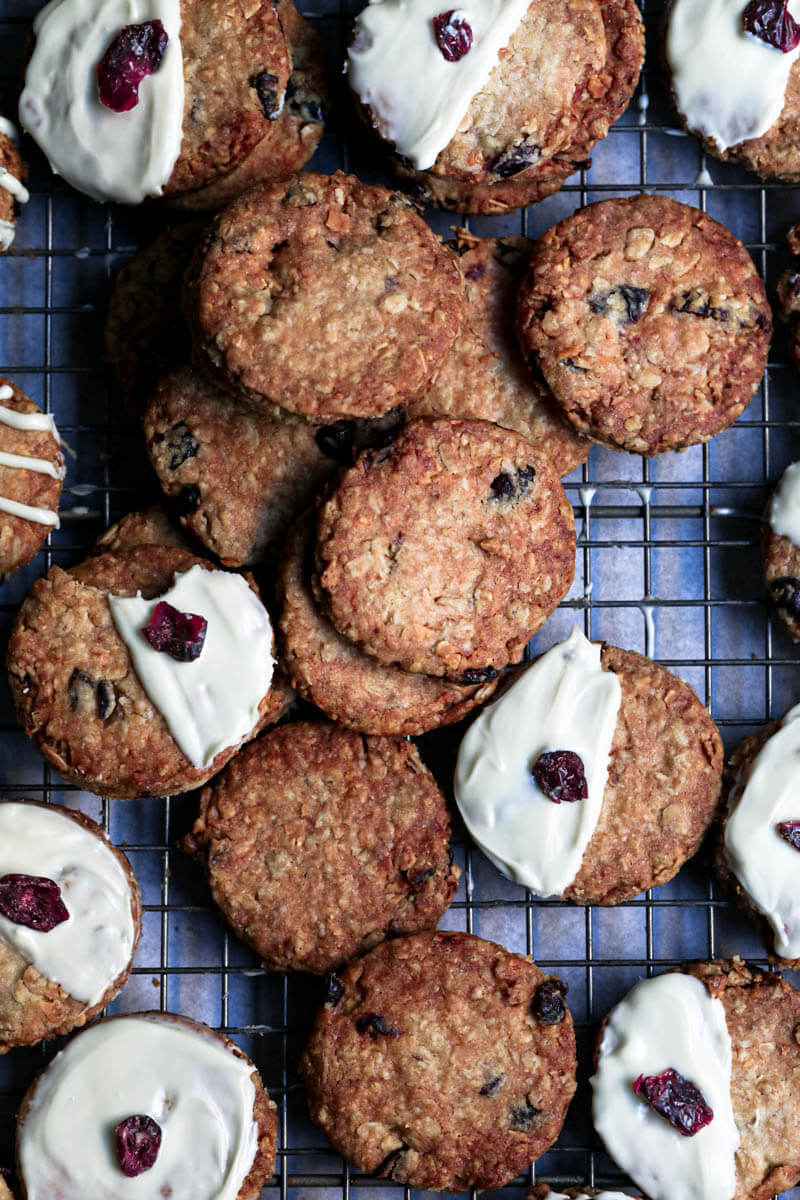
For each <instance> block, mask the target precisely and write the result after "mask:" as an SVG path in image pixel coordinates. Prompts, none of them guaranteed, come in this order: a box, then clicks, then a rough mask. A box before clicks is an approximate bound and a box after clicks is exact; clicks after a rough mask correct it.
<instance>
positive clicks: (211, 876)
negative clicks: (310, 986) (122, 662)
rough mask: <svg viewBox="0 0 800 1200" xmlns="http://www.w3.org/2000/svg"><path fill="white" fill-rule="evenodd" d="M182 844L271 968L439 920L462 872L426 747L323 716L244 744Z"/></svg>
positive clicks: (327, 959) (305, 965) (335, 960)
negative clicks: (421, 750) (423, 753)
mask: <svg viewBox="0 0 800 1200" xmlns="http://www.w3.org/2000/svg"><path fill="white" fill-rule="evenodd" d="M184 849H186V850H188V851H189V852H190V853H194V854H196V855H197V857H198V858H199V859H200V860H201V861H202V862H203V864H204V866H205V868H206V871H207V874H208V880H209V884H210V887H211V893H212V895H213V897H214V900H215V902H216V903H217V904H218V905H219V907H220V908H221V909H222V911H223V913H224V914H225V916H226V918H227V919H228V921H229V922H230V924H231V926H232V927H233V929H234V930H235V932H236V933H237V934H238V936H239V937H241V938H242V940H243V941H245V942H247V944H248V945H249V946H252V948H253V949H254V950H255V951H256V953H257V954H258V955H259V956H260V957H261V958H262V959H263V960H264V962H265V963H266V964H267V966H269V967H270V968H272V969H274V970H286V969H291V970H299V971H311V972H313V973H314V974H318V975H319V974H324V973H325V972H326V971H329V970H332V969H333V968H335V967H337V966H339V965H340V964H342V963H343V962H346V961H348V960H349V959H351V958H353V957H354V956H355V955H357V954H362V953H363V952H364V951H365V950H369V949H371V948H372V947H373V946H375V945H377V943H378V942H382V941H383V939H384V938H385V937H387V936H389V935H395V934H398V933H416V932H418V931H419V930H422V929H432V928H433V927H434V926H435V925H436V923H437V921H438V920H439V918H440V917H441V915H442V914H443V913H444V911H445V909H446V908H447V907H448V905H449V904H450V901H451V900H452V899H453V896H454V895H455V891H456V887H457V884H458V877H459V874H460V872H459V870H458V868H457V867H455V866H453V859H452V854H451V852H450V817H449V814H448V812H447V805H446V804H445V799H444V796H443V795H442V793H441V792H440V791H439V789H438V787H437V786H436V783H435V782H434V779H433V776H432V775H431V773H430V771H428V769H427V768H426V767H425V766H423V764H422V760H421V759H420V757H419V754H418V753H417V750H416V747H415V746H414V745H413V744H412V743H411V742H409V741H406V740H405V739H402V738H388V737H364V736H362V735H359V734H357V733H351V732H349V731H348V730H344V729H338V728H337V727H336V726H335V725H329V724H327V723H323V722H314V723H312V722H307V721H295V722H292V723H291V724H289V725H284V726H283V727H282V728H280V729H276V730H273V731H272V732H271V733H268V734H266V735H265V736H264V737H262V738H259V739H258V741H256V742H253V743H252V745H250V746H249V747H248V748H247V749H246V750H244V751H242V753H241V754H239V755H237V757H236V759H235V760H234V761H233V762H232V763H231V764H230V765H229V766H228V768H227V769H226V770H225V771H224V772H223V774H222V775H220V776H219V778H218V779H217V780H216V781H215V782H214V784H213V785H212V786H211V787H207V788H205V789H204V790H203V793H202V795H201V797H200V815H199V817H198V819H197V821H196V822H195V825H194V828H193V830H192V833H191V834H190V835H189V836H188V837H187V838H186V839H185V840H184Z"/></svg>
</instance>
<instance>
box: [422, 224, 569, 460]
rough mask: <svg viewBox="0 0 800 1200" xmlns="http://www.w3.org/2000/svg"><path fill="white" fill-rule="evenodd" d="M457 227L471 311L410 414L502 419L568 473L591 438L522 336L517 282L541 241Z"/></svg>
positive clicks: (457, 247)
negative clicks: (577, 425) (532, 368)
mask: <svg viewBox="0 0 800 1200" xmlns="http://www.w3.org/2000/svg"><path fill="white" fill-rule="evenodd" d="M456 234H457V237H456V241H455V250H456V253H457V254H458V256H459V259H460V262H461V270H462V272H463V275H464V317H463V320H462V322H461V328H460V330H459V332H458V337H457V338H456V340H455V344H454V345H453V348H452V350H451V351H450V353H449V354H448V356H447V358H446V359H445V360H444V363H443V364H442V369H441V370H440V371H439V374H438V375H437V377H436V379H435V380H434V383H433V386H432V387H431V388H430V389H429V390H428V391H427V392H426V393H425V395H424V396H423V397H422V398H421V399H420V400H415V401H414V403H413V404H410V405H409V406H408V409H407V416H408V418H409V420H416V419H417V418H418V417H468V418H477V419H479V420H483V421H494V422H495V423H496V424H497V425H502V426H503V427H504V428H505V429H515V430H516V431H517V433H521V434H522V436H523V437H526V438H528V440H529V441H531V442H533V443H534V444H535V446H536V448H537V450H538V451H540V452H541V453H542V454H544V455H546V457H547V458H548V460H549V461H550V463H551V464H552V465H553V466H554V467H555V469H556V471H557V472H558V474H559V475H567V474H569V472H570V471H571V470H572V469H573V468H574V467H576V466H578V465H579V464H580V463H583V462H586V459H587V458H588V457H589V450H590V449H591V444H590V443H589V442H588V441H587V440H586V439H585V438H582V437H581V436H580V434H577V433H575V431H574V430H573V429H572V428H571V426H569V425H568V424H567V423H566V421H565V420H564V419H563V417H562V416H561V414H560V413H559V411H558V409H557V408H556V406H555V404H554V402H553V397H552V395H551V394H550V390H549V388H547V387H546V386H545V384H543V383H541V382H539V381H538V380H535V379H533V378H532V377H531V374H530V372H529V371H528V370H527V368H526V366H525V363H524V361H523V358H522V354H521V353H520V349H519V344H518V342H517V340H516V338H515V337H514V308H515V305H516V298H517V287H518V286H519V281H520V278H521V276H522V273H523V271H524V268H525V264H526V262H527V259H528V257H529V256H530V252H531V249H532V247H533V242H531V241H529V240H528V239H527V238H516V237H508V238H478V237H475V235H474V234H471V233H469V232H468V230H466V229H458V230H456Z"/></svg>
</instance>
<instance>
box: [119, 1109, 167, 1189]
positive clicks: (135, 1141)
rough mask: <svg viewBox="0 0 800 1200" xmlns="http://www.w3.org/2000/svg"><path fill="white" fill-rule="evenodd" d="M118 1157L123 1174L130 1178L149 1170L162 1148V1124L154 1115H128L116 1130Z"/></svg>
mask: <svg viewBox="0 0 800 1200" xmlns="http://www.w3.org/2000/svg"><path fill="white" fill-rule="evenodd" d="M114 1132H115V1134H116V1135H117V1157H118V1158H119V1167H120V1170H121V1171H122V1174H123V1175H125V1176H127V1178H128V1179H133V1177H134V1176H135V1175H141V1174H143V1172H144V1171H149V1170H150V1168H151V1167H152V1166H153V1165H154V1164H155V1161H156V1159H157V1158H158V1152H159V1150H160V1149H161V1126H160V1125H159V1124H158V1122H157V1121H154V1120H153V1118H152V1117H146V1116H141V1115H137V1116H134V1117H126V1118H125V1120H124V1121H120V1123H119V1125H117V1126H116V1128H115V1130H114Z"/></svg>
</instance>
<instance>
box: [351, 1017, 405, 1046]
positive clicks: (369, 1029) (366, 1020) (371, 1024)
mask: <svg viewBox="0 0 800 1200" xmlns="http://www.w3.org/2000/svg"><path fill="white" fill-rule="evenodd" d="M356 1029H357V1030H358V1032H359V1033H368V1034H369V1036H370V1037H371V1038H372V1040H373V1042H374V1041H377V1039H378V1038H379V1037H390V1038H396V1037H400V1030H399V1029H396V1028H395V1026H394V1025H390V1024H389V1022H388V1021H387V1020H386V1018H385V1017H382V1016H381V1014H380V1013H374V1012H371V1013H365V1014H364V1016H363V1017H359V1018H358V1020H357V1021H356Z"/></svg>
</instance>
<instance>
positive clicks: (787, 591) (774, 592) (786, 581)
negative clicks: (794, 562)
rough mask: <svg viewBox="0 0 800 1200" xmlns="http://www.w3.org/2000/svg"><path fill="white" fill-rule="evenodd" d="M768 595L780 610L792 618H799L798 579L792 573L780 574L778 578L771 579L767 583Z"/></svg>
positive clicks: (799, 586)
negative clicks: (768, 583)
mask: <svg viewBox="0 0 800 1200" xmlns="http://www.w3.org/2000/svg"><path fill="white" fill-rule="evenodd" d="M769 595H770V599H771V600H772V603H773V604H774V605H775V607H776V608H777V609H778V610H779V611H780V612H782V613H785V614H786V616H787V617H790V618H793V619H794V620H797V619H798V618H800V579H795V578H794V577H793V576H792V575H782V576H781V578H780V579H773V581H772V583H771V584H770V585H769Z"/></svg>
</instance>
